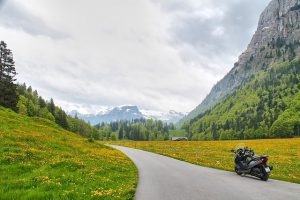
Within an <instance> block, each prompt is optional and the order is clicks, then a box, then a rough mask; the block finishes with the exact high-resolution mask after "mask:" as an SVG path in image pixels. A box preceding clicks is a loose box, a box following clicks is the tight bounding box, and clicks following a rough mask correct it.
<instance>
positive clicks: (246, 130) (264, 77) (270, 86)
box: [189, 58, 300, 140]
mask: <svg viewBox="0 0 300 200" xmlns="http://www.w3.org/2000/svg"><path fill="white" fill-rule="evenodd" d="M189 131H190V137H191V138H192V139H195V140H196V139H250V138H273V137H276V138H279V137H293V136H300V60H299V59H298V58H297V59H295V60H293V61H291V62H284V63H281V64H277V65H274V66H272V67H271V68H269V69H268V70H265V71H261V72H259V73H257V74H256V76H255V77H253V78H252V79H251V80H250V81H249V83H247V84H245V85H243V86H242V87H241V88H240V89H239V90H237V91H236V92H234V93H232V94H230V95H228V96H226V97H225V98H224V99H223V100H222V101H220V103H218V104H217V105H216V106H215V107H214V108H213V109H211V110H209V111H207V112H206V113H205V114H203V115H199V116H198V117H196V118H194V119H193V120H192V121H191V124H190V127H189Z"/></svg>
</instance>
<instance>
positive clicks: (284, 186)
mask: <svg viewBox="0 0 300 200" xmlns="http://www.w3.org/2000/svg"><path fill="white" fill-rule="evenodd" d="M112 147H114V148H116V149H119V150H121V151H122V152H124V153H125V154H126V155H127V156H128V157H129V158H131V160H132V161H133V162H134V163H135V164H136V166H137V168H138V170H139V182H138V187H137V192H136V200H194V199H195V200H202V199H203V200H238V199H241V200H269V199H270V200H300V185H299V184H293V183H288V182H283V181H277V180H272V179H269V181H267V182H264V181H261V180H259V179H256V178H252V177H248V176H238V175H236V174H235V173H232V172H227V171H222V170H216V169H211V168H206V167H200V166H197V165H193V164H189V163H186V162H183V161H179V160H175V159H172V158H169V157H165V156H161V155H158V154H154V153H150V152H146V151H142V150H136V149H131V148H126V147H120V146H112Z"/></svg>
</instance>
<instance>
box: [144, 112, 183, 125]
mask: <svg viewBox="0 0 300 200" xmlns="http://www.w3.org/2000/svg"><path fill="white" fill-rule="evenodd" d="M141 112H142V113H143V115H144V117H145V118H146V119H155V120H162V121H164V122H168V123H174V124H175V123H177V122H178V121H179V120H181V119H182V118H183V117H184V116H185V115H186V114H187V113H186V114H184V113H181V112H176V111H174V110H170V111H169V112H167V113H164V112H160V111H151V110H141Z"/></svg>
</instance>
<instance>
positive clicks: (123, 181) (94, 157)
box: [0, 107, 137, 199]
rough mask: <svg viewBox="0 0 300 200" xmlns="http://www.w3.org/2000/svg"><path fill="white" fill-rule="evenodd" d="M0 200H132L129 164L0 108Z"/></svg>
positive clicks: (87, 142) (119, 155) (116, 154)
mask: <svg viewBox="0 0 300 200" xmlns="http://www.w3.org/2000/svg"><path fill="white" fill-rule="evenodd" d="M0 152H1V154H0V172H1V173H0V199H133V196H134V192H135V186H136V182H137V170H136V168H135V166H134V164H133V163H132V162H131V161H130V160H129V159H128V158H127V157H126V156H125V155H124V154H122V153H121V152H119V151H117V150H114V149H111V148H109V147H106V146H103V145H101V144H98V143H96V142H93V140H88V139H86V138H82V137H81V136H78V135H76V134H74V133H71V132H68V131H65V130H64V129H62V128H60V127H59V126H58V125H56V124H55V123H54V122H52V121H49V120H45V119H42V118H34V117H32V118H30V117H26V116H22V115H19V114H16V113H14V112H13V111H11V110H9V109H4V108H2V107H0Z"/></svg>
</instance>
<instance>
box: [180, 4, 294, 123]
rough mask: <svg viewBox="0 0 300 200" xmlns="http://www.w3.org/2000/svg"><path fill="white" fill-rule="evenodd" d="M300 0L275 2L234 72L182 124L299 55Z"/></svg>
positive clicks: (264, 15) (268, 8)
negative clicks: (280, 63) (262, 72)
mask: <svg viewBox="0 0 300 200" xmlns="http://www.w3.org/2000/svg"><path fill="white" fill-rule="evenodd" d="M299 45H300V0H272V1H271V2H270V3H269V5H268V6H267V8H266V9H265V10H264V11H263V13H262V14H261V16H260V19H259V23H258V27H257V30H256V32H255V34H254V36H253V38H252V40H251V42H250V44H249V45H248V48H247V50H246V51H245V52H244V53H242V55H240V57H239V59H238V62H237V63H235V64H234V67H233V68H232V69H231V71H230V72H229V73H228V74H227V75H226V76H225V77H224V78H223V79H222V80H221V81H219V82H218V83H217V84H216V85H215V86H214V87H213V88H212V90H211V92H210V93H209V94H208V96H207V97H206V98H205V99H204V100H203V101H202V103H201V104H200V105H199V106H197V107H196V108H195V109H194V110H193V111H192V112H191V113H189V114H188V115H187V117H185V118H184V119H183V120H181V121H180V122H179V125H182V124H184V123H185V122H188V121H190V120H191V119H193V118H195V117H197V116H198V115H200V114H203V113H204V112H205V111H207V110H208V109H210V108H211V107H213V106H214V105H216V104H217V103H218V102H220V100H222V99H223V98H224V97H225V96H227V95H229V94H232V93H233V92H234V91H236V90H237V89H238V88H239V87H240V86H242V85H243V84H245V83H247V82H248V81H249V79H250V78H251V77H252V76H255V75H256V74H257V73H258V72H260V71H262V70H267V69H268V68H269V67H270V66H271V65H272V64H274V63H276V62H281V61H285V60H292V59H293V58H294V57H295V56H296V55H297V54H298V53H299V52H300V48H299V47H300V46H299Z"/></svg>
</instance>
